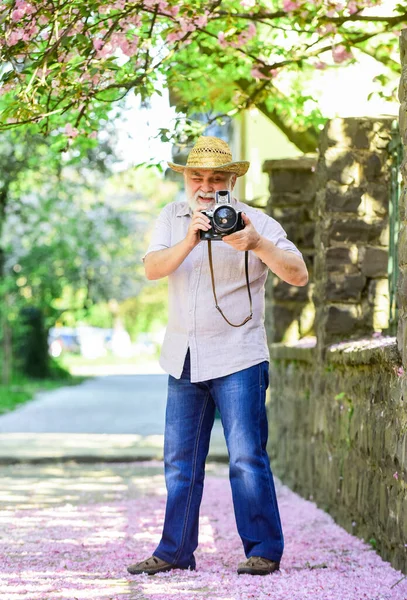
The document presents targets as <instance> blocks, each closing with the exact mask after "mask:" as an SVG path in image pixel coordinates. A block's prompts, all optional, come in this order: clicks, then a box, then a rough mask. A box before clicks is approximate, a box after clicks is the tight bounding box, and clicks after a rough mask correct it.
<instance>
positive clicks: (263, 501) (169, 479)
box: [128, 137, 308, 575]
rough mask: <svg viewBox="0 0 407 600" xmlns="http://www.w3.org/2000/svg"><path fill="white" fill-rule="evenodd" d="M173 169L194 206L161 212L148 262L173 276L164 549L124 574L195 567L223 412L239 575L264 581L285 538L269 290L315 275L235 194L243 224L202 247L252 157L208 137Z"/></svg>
mask: <svg viewBox="0 0 407 600" xmlns="http://www.w3.org/2000/svg"><path fill="white" fill-rule="evenodd" d="M169 165H170V167H171V168H172V169H174V170H175V171H178V172H182V173H183V174H184V179H185V190H186V196H187V202H173V203H171V204H169V205H167V206H166V207H165V208H164V209H163V211H162V212H161V214H160V216H159V218H158V221H157V223H156V227H155V231H154V233H153V237H152V241H151V244H150V246H149V248H148V250H147V253H146V256H145V258H144V266H145V272H146V276H147V278H148V279H160V278H161V277H168V287H169V320H168V327H167V331H166V336H165V339H164V343H163V347H162V353H161V359H160V364H161V366H162V367H163V369H164V370H165V371H166V372H167V373H169V380H168V398H167V409H166V424H165V436H164V437H165V441H164V461H165V478H166V486H167V492H168V496H167V506H166V512H165V522H164V528H163V533H162V538H161V541H160V543H159V545H158V547H157V548H156V549H155V551H154V553H153V555H152V556H151V557H150V558H148V559H147V560H143V561H142V562H139V563H137V564H134V565H131V566H130V567H128V571H129V573H132V574H139V573H148V574H150V575H153V574H155V573H159V572H164V571H169V570H171V569H195V557H194V551H195V549H196V548H197V545H198V519H199V507H200V503H201V498H202V491H203V484H204V473H205V460H206V456H207V453H208V448H209V440H210V434H211V429H212V426H213V423H214V417H215V410H216V408H217V409H218V410H219V413H220V416H221V419H222V425H223V429H224V434H225V438H226V443H227V447H228V452H229V458H230V483H231V487H232V495H233V504H234V511H235V517H236V524H237V529H238V532H239V535H240V537H241V540H242V543H243V548H244V551H245V555H246V558H247V560H246V561H245V562H242V563H240V564H239V565H238V569H237V572H238V573H239V574H243V573H249V574H252V575H267V574H270V573H273V572H275V571H277V570H278V569H279V565H280V559H281V556H282V553H283V545H284V541H283V533H282V528H281V522H280V516H279V511H278V505H277V498H276V493H275V488H274V482H273V476H272V473H271V470H270V464H269V459H268V455H267V452H266V442H267V431H268V426H267V416H266V409H265V397H266V389H267V387H268V360H269V354H268V348H267V340H266V333H265V327H264V284H265V281H266V278H267V273H268V270H269V269H270V270H271V271H272V272H273V273H275V274H276V275H278V277H280V278H281V279H283V280H284V281H286V282H288V283H290V284H291V285H296V286H303V285H305V284H306V283H307V281H308V273H307V268H306V266H305V263H304V261H303V259H302V256H301V253H300V252H299V251H298V250H297V248H296V247H295V246H294V244H293V243H292V242H290V241H289V240H287V237H286V234H285V232H284V230H283V228H282V227H281V226H280V225H279V224H278V223H277V221H275V220H274V219H272V218H271V217H269V216H267V215H265V214H264V213H263V212H261V211H258V210H256V209H253V208H251V207H250V206H247V205H246V204H243V203H241V202H238V201H237V200H235V199H233V200H232V203H233V204H232V206H234V208H235V209H236V210H237V211H242V218H243V221H244V227H243V229H241V230H239V231H235V232H234V233H232V234H231V235H226V236H224V237H223V238H222V239H221V240H220V241H214V242H211V243H210V244H209V243H208V242H207V241H204V240H201V238H200V236H201V233H200V232H201V231H203V232H206V231H209V229H210V228H211V221H210V219H209V218H208V216H207V215H206V214H204V213H202V211H203V210H208V209H210V208H211V207H212V206H213V205H214V201H215V192H217V191H220V190H230V191H232V190H233V188H234V185H235V183H236V178H237V177H239V176H241V175H244V174H245V173H246V171H247V169H248V168H249V163H248V162H246V161H233V160H232V153H231V151H230V148H229V146H228V144H227V143H226V142H224V141H223V140H221V139H219V138H215V137H201V138H199V140H198V141H197V143H196V144H195V146H194V148H193V149H192V150H191V152H190V154H189V156H188V160H187V164H186V165H185V166H183V165H177V164H174V163H169ZM208 249H209V250H210V249H211V252H210V256H208ZM209 259H210V260H209ZM246 261H247V262H246ZM249 312H250V315H249V316H247V314H248V313H249ZM245 316H246V318H245Z"/></svg>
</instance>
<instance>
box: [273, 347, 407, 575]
mask: <svg viewBox="0 0 407 600" xmlns="http://www.w3.org/2000/svg"><path fill="white" fill-rule="evenodd" d="M317 365H318V366H317ZM399 369H400V362H399V355H398V352H397V348H396V341H395V338H377V339H375V340H374V341H373V342H372V341H371V340H368V341H366V340H365V341H364V342H353V343H352V342H349V343H344V344H342V345H337V346H336V347H331V348H330V349H328V351H327V353H326V361H325V363H324V364H318V362H317V361H316V350H315V348H302V347H288V346H285V345H283V344H274V345H272V346H271V369H270V371H271V373H270V374H271V379H270V380H271V391H270V394H269V400H268V413H269V425H270V436H269V454H270V457H271V463H272V467H273V471H274V473H275V474H276V475H278V476H279V477H280V478H281V479H282V481H283V482H284V483H286V484H287V485H289V486H290V487H291V489H293V490H295V491H297V492H298V493H300V494H301V495H302V496H303V497H305V498H308V499H311V500H314V501H315V502H316V503H317V504H318V505H319V506H320V507H321V508H323V509H324V510H326V511H328V512H329V513H331V514H332V516H333V517H334V518H335V520H336V521H337V522H338V523H340V524H341V525H342V526H343V527H345V528H346V529H347V530H348V531H349V532H351V533H353V534H355V535H358V536H359V537H362V538H364V539H365V540H366V541H368V542H370V543H371V544H372V546H373V547H374V548H376V549H377V551H378V552H379V553H380V554H381V555H382V556H383V558H384V559H386V560H388V561H390V562H391V563H392V564H393V565H394V566H395V567H396V568H397V569H401V570H403V571H404V572H407V548H406V547H405V544H406V540H407V484H406V480H407V411H406V407H405V400H404V398H403V383H402V382H403V377H402V376H401V373H402V372H401V371H400V370H399Z"/></svg>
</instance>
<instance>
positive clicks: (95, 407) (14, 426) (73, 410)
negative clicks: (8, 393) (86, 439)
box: [0, 375, 167, 435]
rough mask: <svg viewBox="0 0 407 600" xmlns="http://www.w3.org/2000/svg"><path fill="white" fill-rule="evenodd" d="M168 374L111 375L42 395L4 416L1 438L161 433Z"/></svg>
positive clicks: (0, 420)
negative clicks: (17, 434)
mask: <svg viewBox="0 0 407 600" xmlns="http://www.w3.org/2000/svg"><path fill="white" fill-rule="evenodd" d="M166 387H167V376H166V375H108V376H106V377H96V378H94V379H90V380H87V381H85V382H84V383H82V384H80V385H78V386H73V387H65V388H60V389H57V390H54V391H49V392H42V393H40V394H38V395H37V396H36V398H35V399H34V400H32V401H31V402H28V403H27V404H24V405H22V406H21V407H19V408H17V409H16V410H15V411H13V412H11V413H8V414H6V415H3V416H1V417H0V433H11V432H12V433H14V432H31V433H133V434H134V433H136V434H142V435H155V434H162V433H163V431H164V417H165V403H166V394H167V392H166Z"/></svg>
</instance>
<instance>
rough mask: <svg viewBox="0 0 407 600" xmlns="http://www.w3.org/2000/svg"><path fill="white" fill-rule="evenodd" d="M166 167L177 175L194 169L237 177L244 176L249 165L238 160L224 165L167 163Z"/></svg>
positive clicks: (247, 162) (245, 161) (244, 161)
mask: <svg viewBox="0 0 407 600" xmlns="http://www.w3.org/2000/svg"><path fill="white" fill-rule="evenodd" d="M168 166H169V167H170V168H171V169H172V170H173V171H177V173H183V172H184V171H185V169H195V170H196V171H225V172H226V173H234V174H235V175H237V176H238V177H241V176H242V175H245V173H247V170H248V168H249V167H250V163H249V161H247V160H239V161H236V162H230V163H226V164H224V165H205V166H202V165H177V163H172V162H169V163H168Z"/></svg>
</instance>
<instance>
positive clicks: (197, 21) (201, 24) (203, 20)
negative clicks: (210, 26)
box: [195, 14, 208, 27]
mask: <svg viewBox="0 0 407 600" xmlns="http://www.w3.org/2000/svg"><path fill="white" fill-rule="evenodd" d="M207 23H208V15H207V14H204V15H201V16H200V17H198V18H196V19H195V24H196V25H197V27H205V25H206V24H207Z"/></svg>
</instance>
